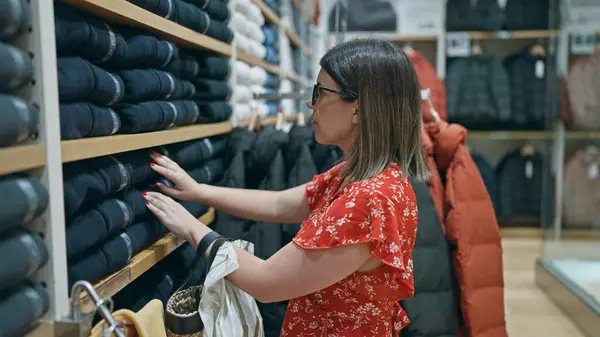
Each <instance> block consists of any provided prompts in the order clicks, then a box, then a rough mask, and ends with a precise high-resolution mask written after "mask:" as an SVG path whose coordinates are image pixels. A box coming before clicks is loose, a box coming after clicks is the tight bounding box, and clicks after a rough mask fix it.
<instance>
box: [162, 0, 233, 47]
mask: <svg viewBox="0 0 600 337" xmlns="http://www.w3.org/2000/svg"><path fill="white" fill-rule="evenodd" d="M174 3H176V4H177V6H176V7H177V9H176V13H177V15H176V17H175V21H176V22H177V23H179V24H181V25H182V26H185V27H187V28H189V29H192V30H195V31H197V32H198V33H202V34H205V35H208V36H210V37H213V38H215V39H217V40H220V41H224V42H227V43H229V42H231V41H232V40H233V32H232V31H231V30H230V29H229V28H228V27H227V25H226V24H225V23H223V22H221V21H218V20H212V19H211V18H210V17H209V15H208V13H206V12H205V11H203V10H201V9H200V8H198V7H196V6H194V5H192V4H190V3H187V2H184V1H181V0H174Z"/></svg>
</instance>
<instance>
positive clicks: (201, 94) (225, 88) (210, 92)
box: [193, 78, 231, 101]
mask: <svg viewBox="0 0 600 337" xmlns="http://www.w3.org/2000/svg"><path fill="white" fill-rule="evenodd" d="M193 83H194V85H195V86H196V94H195V95H194V98H195V99H196V100H201V101H226V100H228V99H229V96H231V86H230V85H229V84H228V83H227V82H223V81H216V80H210V79H203V78H196V79H194V80H193Z"/></svg>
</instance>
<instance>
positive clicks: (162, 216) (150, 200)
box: [143, 192, 208, 242]
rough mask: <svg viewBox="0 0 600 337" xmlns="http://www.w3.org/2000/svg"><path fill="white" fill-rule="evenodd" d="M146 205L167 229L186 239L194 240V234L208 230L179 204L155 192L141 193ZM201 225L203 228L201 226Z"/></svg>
mask: <svg viewBox="0 0 600 337" xmlns="http://www.w3.org/2000/svg"><path fill="white" fill-rule="evenodd" d="M143 195H144V197H146V200H147V201H146V206H148V209H150V211H151V212H152V213H153V214H154V215H155V216H156V217H157V218H158V220H159V221H160V222H161V223H162V224H163V225H164V226H165V227H167V229H168V230H169V231H171V232H172V233H174V234H175V235H177V236H179V237H181V238H183V239H185V240H187V241H188V242H190V240H194V236H195V234H201V233H198V232H199V231H201V229H206V230H208V227H206V226H205V225H204V224H203V223H201V222H200V221H199V220H198V219H196V218H195V217H194V216H193V215H191V214H190V212H188V211H187V210H186V209H185V208H184V207H183V206H182V205H181V204H179V203H177V202H175V200H173V199H171V198H169V197H167V196H166V195H164V194H161V193H156V192H145V193H143ZM201 226H203V227H205V228H201Z"/></svg>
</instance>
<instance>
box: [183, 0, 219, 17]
mask: <svg viewBox="0 0 600 337" xmlns="http://www.w3.org/2000/svg"><path fill="white" fill-rule="evenodd" d="M185 1H186V2H189V3H191V4H193V5H194V6H196V7H198V8H200V9H201V10H203V11H205V12H206V13H207V14H208V16H210V18H211V19H213V20H217V21H222V22H227V21H228V20H229V16H230V13H229V9H228V8H227V5H226V4H225V2H224V1H223V0H185Z"/></svg>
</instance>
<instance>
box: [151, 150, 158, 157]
mask: <svg viewBox="0 0 600 337" xmlns="http://www.w3.org/2000/svg"><path fill="white" fill-rule="evenodd" d="M150 154H151V155H153V156H158V152H156V151H152V152H150Z"/></svg>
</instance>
